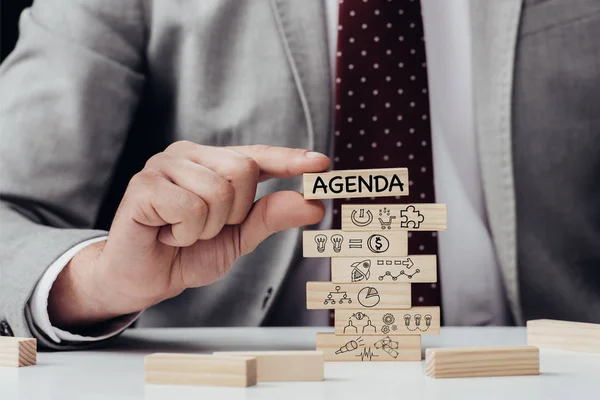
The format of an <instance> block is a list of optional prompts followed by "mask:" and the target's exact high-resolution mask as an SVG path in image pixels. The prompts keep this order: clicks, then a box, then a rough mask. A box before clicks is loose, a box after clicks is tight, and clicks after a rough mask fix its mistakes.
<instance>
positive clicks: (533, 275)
mask: <svg viewBox="0 0 600 400" xmlns="http://www.w3.org/2000/svg"><path fill="white" fill-rule="evenodd" d="M472 3H473V4H472V10H471V11H472V21H473V31H474V34H473V59H474V64H473V71H474V77H475V78H474V79H475V87H476V92H475V103H476V104H477V109H476V115H477V122H476V130H477V132H478V135H479V136H478V137H479V143H480V151H481V154H480V159H481V163H482V170H483V176H484V187H485V193H486V200H487V205H488V213H489V216H490V226H491V229H492V232H493V235H494V240H495V245H496V252H497V255H498V258H499V261H500V264H501V266H502V270H503V276H504V279H505V284H506V289H507V292H508V295H509V298H510V302H511V308H512V311H513V314H514V316H515V319H516V321H517V322H518V323H522V322H523V320H524V318H527V317H530V316H536V317H537V316H541V315H544V316H547V317H555V318H570V319H581V320H596V321H598V320H600V287H599V286H600V279H599V277H600V272H599V266H600V250H599V248H600V240H599V239H600V218H598V216H599V212H600V207H599V206H598V204H599V203H600V201H599V200H600V195H599V191H600V185H599V184H598V182H599V181H600V170H599V168H598V161H597V160H598V155H599V154H600V152H599V151H598V146H599V145H598V132H599V131H600V129H599V123H598V113H596V114H592V113H591V112H590V113H586V114H583V115H582V114H577V113H569V112H568V109H569V108H571V109H575V108H577V106H580V105H581V104H580V103H581V102H582V97H581V96H584V97H583V99H588V100H590V103H589V107H591V105H592V104H597V101H595V102H594V100H597V99H598V98H600V93H598V92H597V91H596V92H593V91H592V92H591V93H589V94H588V93H587V92H584V89H587V88H589V87H590V86H593V84H594V83H596V87H597V82H598V80H597V78H598V76H597V74H596V75H595V76H593V73H591V72H590V73H588V74H587V75H586V74H583V72H584V71H583V69H585V68H592V67H594V66H595V67H596V69H595V71H598V70H599V68H600V63H599V62H598V54H600V52H599V51H598V49H597V47H594V44H593V43H588V47H590V49H586V50H585V51H584V50H583V49H582V50H581V52H582V53H585V56H586V57H587V58H585V59H582V60H579V59H577V60H576V61H577V62H576V63H575V66H574V67H573V70H574V74H575V77H574V78H569V79H572V80H570V81H567V82H564V87H563V88H561V89H565V90H567V91H570V92H569V94H570V96H569V97H568V98H567V100H568V101H569V103H568V104H566V105H565V104H561V105H559V104H558V103H553V100H554V102H556V95H555V94H554V93H548V91H549V90H550V89H551V88H553V87H554V86H555V84H556V82H560V80H559V79H557V78H556V77H555V74H556V73H557V71H556V70H555V69H558V68H560V67H561V65H562V63H564V62H565V60H562V56H560V55H556V56H554V55H553V57H554V58H552V60H553V62H554V64H553V66H552V68H553V69H549V70H547V71H544V72H543V73H539V71H538V70H537V69H536V68H538V67H540V68H542V69H543V68H544V67H545V66H544V65H536V62H537V63H538V64H540V58H541V56H544V55H545V54H541V56H540V55H539V54H538V57H537V59H536V57H532V56H530V55H529V51H530V50H531V49H530V48H529V47H534V46H537V44H535V43H532V42H531V41H530V40H529V41H525V39H524V36H525V35H528V36H533V37H535V36H536V35H537V37H538V38H542V39H540V40H542V41H543V38H544V37H545V36H544V34H543V32H544V31H546V30H549V29H558V30H559V31H562V30H564V29H567V28H566V27H568V26H570V25H573V24H577V25H579V26H581V30H582V32H583V33H582V34H585V33H586V32H587V33H590V32H596V33H597V25H598V24H597V22H598V20H597V12H596V14H595V15H596V18H595V19H591V20H589V19H588V22H587V23H584V22H582V20H583V19H585V18H586V17H588V14H590V10H591V11H592V12H591V14H592V15H594V14H593V13H594V12H595V11H594V5H593V3H591V2H585V3H586V6H587V7H588V8H587V9H586V8H585V7H586V6H583V7H569V6H567V4H566V3H569V4H570V2H567V1H565V0H554V1H553V0H548V1H538V2H531V3H532V4H527V7H525V8H524V9H523V11H524V12H523V14H522V13H521V7H522V4H521V1H520V0H495V1H473V2H472ZM533 3H539V4H533ZM582 3H584V2H582ZM554 7H556V8H557V9H558V10H557V12H554V11H552V10H553V8H554ZM573 8H574V9H577V10H576V11H573V12H574V13H576V14H575V15H573V14H571V16H572V17H573V18H572V20H569V19H568V18H566V17H565V16H564V14H563V13H561V12H562V11H563V9H564V11H571V9H573ZM596 11H597V10H596ZM546 13H548V14H550V16H549V17H547V18H546V16H545V14H546ZM577 13H578V14H577ZM528 16H529V17H528ZM521 17H523V21H524V19H525V18H530V19H532V20H534V21H537V22H532V25H534V26H536V28H535V29H533V28H530V29H532V30H533V31H534V32H533V34H532V33H531V32H529V33H528V32H523V26H521V25H520V24H519V21H521ZM573 21H577V22H573ZM536 24H537V25H539V26H537V25H536ZM20 27H21V37H20V39H19V43H18V44H17V47H16V49H15V51H14V52H13V53H12V55H11V56H10V57H9V58H8V59H7V60H6V61H5V63H4V64H3V65H2V66H1V68H0V77H1V80H0V82H1V93H2V100H1V107H0V123H1V134H2V140H1V142H0V185H1V186H0V188H1V196H2V203H1V210H0V213H1V214H0V221H1V224H2V225H1V227H2V228H1V231H0V235H1V241H0V246H1V247H0V251H1V256H2V258H1V270H0V271H1V276H0V278H1V280H0V320H2V319H5V320H7V321H8V322H9V324H10V325H11V326H12V328H13V331H14V332H15V334H16V335H20V336H25V335H29V334H34V335H36V336H38V337H39V338H40V340H41V342H42V343H43V344H45V345H47V346H51V347H60V346H56V345H54V344H52V343H51V342H49V341H48V340H46V338H44V337H43V335H41V333H40V332H36V331H35V327H34V326H33V324H32V323H31V317H30V312H29V310H28V306H27V301H28V299H29V297H30V295H31V292H32V290H33V288H34V287H35V285H36V283H37V281H38V280H39V278H40V277H41V275H42V274H43V272H44V271H45V270H46V268H47V267H48V266H49V265H50V264H51V263H52V262H53V261H54V260H55V259H56V258H57V257H59V256H60V255H61V254H62V253H64V252H65V251H66V250H68V249H69V248H71V247H72V246H74V245H76V244H77V243H80V242H81V241H83V240H86V239H89V238H93V237H96V236H99V235H103V234H105V233H106V231H105V230H106V229H107V228H108V226H109V225H110V220H111V218H112V215H113V213H114V210H115V208H116V206H117V204H118V200H119V199H120V196H121V195H122V193H123V191H124V188H125V186H126V184H127V181H128V179H129V178H130V177H131V175H132V174H133V173H135V172H137V171H138V170H139V169H141V167H142V166H143V163H144V161H145V160H146V159H147V158H148V157H149V156H150V155H151V154H153V153H156V152H158V151H161V150H163V149H164V147H166V146H167V145H168V144H169V143H170V142H172V141H175V140H183V139H187V140H191V141H195V142H199V143H203V144H207V145H215V146H225V145H229V144H257V143H263V144H272V145H278V146H288V147H300V148H311V149H314V150H316V151H320V152H324V153H327V152H328V150H329V149H328V146H329V135H330V127H331V124H332V118H331V117H332V116H331V112H330V110H331V109H332V107H331V106H332V94H331V90H330V81H329V76H330V66H329V63H328V59H329V58H328V44H327V36H326V27H325V18H324V10H323V4H322V3H321V2H320V1H304V0H243V1H238V0H206V1H194V0H182V1H178V2H172V1H163V0H87V1H84V0H77V1H73V0H69V1H67V0H38V1H37V2H36V3H35V4H34V6H33V7H32V8H31V9H30V10H27V11H26V12H25V13H24V14H23V15H22V18H21V24H20ZM557 27H558V28H557ZM540 32H541V33H540ZM569 39H570V42H569V43H568V46H572V49H571V50H572V51H573V52H575V51H576V50H575V49H576V48H577V46H578V45H579V44H578V43H577V41H578V40H577V39H578V38H577V37H570V38H569ZM543 45H544V46H547V47H546V48H548V49H549V50H547V51H551V50H552V49H553V48H552V47H551V46H559V45H560V43H557V42H556V41H554V42H550V41H549V42H544V43H543ZM596 46H597V45H596ZM535 48H536V49H537V51H538V52H542V53H543V52H544V51H545V50H544V47H541V48H538V47H535ZM519 55H520V57H522V58H523V59H524V60H523V61H521V62H522V63H523V65H524V66H522V67H521V66H518V63H517V64H515V62H514V61H515V58H516V57H517V58H518V56H519ZM571 55H572V56H573V57H576V56H581V54H580V53H577V54H571ZM592 69H593V68H592ZM564 72H565V73H566V72H572V71H564ZM588 72H589V71H588ZM533 74H535V75H536V77H537V78H538V80H537V86H535V87H532V83H531V81H530V79H529V78H530V76H531V75H533ZM514 75H515V76H516V78H517V81H516V82H517V83H518V85H516V86H515V85H514V84H513V76H514ZM594 78H595V79H596V80H595V81H594V80H593V79H594ZM519 79H520V80H519ZM586 83H587V85H586ZM533 90H535V91H533ZM548 95H550V96H549V98H548V99H544V100H545V101H544V105H540V104H539V103H538V102H536V101H535V100H538V99H539V96H548ZM553 96H554V97H553ZM513 97H514V99H513ZM552 99H553V100H552ZM513 100H514V102H515V104H517V105H518V107H519V108H520V110H519V112H516V113H514V112H513V107H511V104H512V103H513ZM577 109H578V110H579V108H577ZM529 111H531V112H537V113H538V115H537V120H531V119H530V118H527V115H528V114H529ZM553 112H564V114H565V115H563V117H564V118H565V119H566V120H567V121H568V122H565V123H562V124H558V126H557V125H556V124H550V123H549V122H547V121H545V122H544V123H543V124H542V123H541V122H540V119H541V118H542V116H543V115H544V114H545V113H553ZM513 114H515V115H513ZM519 115H521V118H520V119H519V118H518V117H519ZM515 117H516V118H515ZM583 117H585V118H587V119H586V120H580V119H579V118H583ZM574 126H578V128H579V130H578V136H577V139H576V141H575V140H573V142H571V141H570V140H569V138H570V135H571V134H572V132H571V129H572V128H573V127H574ZM537 132H539V136H540V137H539V138H538V137H536V136H535V133H537ZM544 135H545V136H544ZM556 140H559V142H561V143H563V142H569V143H571V146H568V147H567V148H565V147H564V143H563V145H562V146H561V147H558V148H555V147H554V146H553V144H552V143H554V142H555V141H556ZM541 142H542V143H541ZM544 146H546V147H547V148H542V149H540V147H544ZM552 150H555V151H557V152H559V153H560V154H562V155H563V156H564V157H562V158H560V159H559V160H554V161H555V163H554V164H552V163H551V162H550V161H551V160H546V159H544V160H545V161H544V162H545V163H547V165H544V166H543V168H541V163H540V160H539V158H540V154H539V153H540V152H541V153H543V154H546V153H545V152H546V151H552ZM566 150H569V151H571V150H573V151H574V152H573V153H568V154H567V152H566ZM561 152H562V153H561ZM513 153H514V154H515V155H516V157H513ZM534 157H535V158H534ZM571 161H572V162H574V163H575V164H573V165H572V164H569V162H571ZM521 173H522V175H521ZM557 173H560V180H558V181H556V178H557V176H558V175H557ZM515 178H516V179H515ZM529 180H533V181H534V182H535V184H531V183H530V182H529ZM572 184H574V186H573V185H572ZM515 186H516V188H517V191H515ZM282 189H292V190H300V184H299V180H297V179H296V180H278V181H272V182H268V183H265V184H262V185H261V186H260V188H259V195H263V194H265V193H268V192H272V191H276V190H282ZM566 192H568V196H567V195H564V194H563V193H566ZM515 193H516V195H515ZM557 193H559V194H560V195H557ZM566 199H568V201H569V203H568V204H566V203H565V202H564V201H565V200H566ZM538 202H543V205H544V207H537V205H538V204H539V203H538ZM450 206H460V205H450ZM565 207H567V208H566V209H565ZM557 213H558V215H559V216H560V218H559V219H556V220H554V219H553V218H550V216H555V215H557ZM540 224H541V225H540ZM576 227H579V230H577V229H575V228H576ZM569 228H570V229H569ZM449 232H451V230H450V231H449ZM521 238H522V239H521ZM299 244H300V235H299V231H298V230H291V231H287V232H282V233H279V234H277V235H274V236H273V237H271V238H270V239H268V240H267V241H266V242H265V243H263V245H261V246H260V247H259V248H258V249H257V250H256V251H255V252H254V253H252V254H250V255H247V256H245V257H243V258H242V259H240V260H239V261H238V262H237V263H236V265H235V266H234V267H233V268H232V270H231V271H230V272H229V273H228V275H227V276H226V277H225V278H224V279H223V280H221V281H219V282H217V283H215V284H213V285H210V286H208V287H204V288H199V289H193V290H187V291H185V292H184V293H182V294H181V295H180V296H178V297H176V298H174V299H171V300H168V301H165V302H163V303H161V304H159V305H157V306H155V307H152V308H151V309H149V310H147V311H146V312H145V313H144V314H143V316H142V317H141V319H140V325H142V326H167V325H169V326H191V325H195V326H203V325H204V326H207V325H259V324H260V323H261V322H262V321H263V319H264V317H265V315H266V313H267V312H268V311H269V308H270V307H271V305H272V303H273V299H274V298H275V297H276V296H275V295H276V293H277V291H278V289H279V287H280V285H281V284H282V282H283V281H284V279H285V277H286V275H287V273H288V272H289V270H290V268H293V266H294V265H296V264H297V261H298V259H299V257H301V252H300V248H301V247H300V245H299ZM558 244H560V245H558ZM517 265H518V266H519V268H518V269H517ZM64 345H68V343H67V344H62V345H61V346H64Z"/></svg>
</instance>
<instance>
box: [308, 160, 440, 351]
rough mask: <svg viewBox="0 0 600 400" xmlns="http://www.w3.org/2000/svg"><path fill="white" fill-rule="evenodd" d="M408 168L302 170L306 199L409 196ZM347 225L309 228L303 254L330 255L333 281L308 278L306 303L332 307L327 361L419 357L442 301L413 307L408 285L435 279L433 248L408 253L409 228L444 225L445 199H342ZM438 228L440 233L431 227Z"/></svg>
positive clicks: (323, 337)
mask: <svg viewBox="0 0 600 400" xmlns="http://www.w3.org/2000/svg"><path fill="white" fill-rule="evenodd" d="M408 188H409V180H408V170H407V169H406V168H396V169H371V170H352V171H332V172H326V173H316V174H305V175H304V197H305V198H307V199H328V198H351V197H354V198H356V197H363V198H364V197H368V198H370V197H382V196H391V197H394V198H396V197H397V196H406V195H408ZM341 214H342V215H341V218H342V229H341V230H339V231H337V230H326V231H305V232H304V237H303V249H304V257H331V282H308V283H307V285H306V299H307V308H308V309H334V310H335V333H333V334H331V333H319V334H318V335H317V350H321V351H323V353H324V356H325V361H419V360H421V335H424V334H430V335H431V334H439V332H440V308H439V307H412V304H411V303H412V301H411V284H412V283H416V282H419V283H428V284H431V285H435V284H436V282H437V268H436V265H437V260H436V256H435V255H409V254H408V237H409V233H408V231H415V230H420V231H439V230H445V229H446V205H445V204H386V205H379V204H377V205H373V204H369V205H365V204H362V205H360V204H359V205H354V204H353V205H349V204H344V205H342V210H341ZM432 234H433V235H435V234H436V233H435V232H433V233H432Z"/></svg>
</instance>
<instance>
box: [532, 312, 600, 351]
mask: <svg viewBox="0 0 600 400" xmlns="http://www.w3.org/2000/svg"><path fill="white" fill-rule="evenodd" d="M527 344H529V345H532V346H536V347H539V348H541V349H543V348H546V349H560V350H573V351H586V352H590V353H600V324H589V323H583V322H570V321H558V320H551V319H537V320H532V321H527Z"/></svg>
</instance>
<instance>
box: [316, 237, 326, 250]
mask: <svg viewBox="0 0 600 400" xmlns="http://www.w3.org/2000/svg"><path fill="white" fill-rule="evenodd" d="M315 243H316V244H317V251H318V252H319V253H323V252H324V251H325V243H327V236H325V235H322V234H320V235H317V236H315Z"/></svg>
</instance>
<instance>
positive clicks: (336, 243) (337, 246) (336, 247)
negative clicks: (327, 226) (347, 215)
mask: <svg viewBox="0 0 600 400" xmlns="http://www.w3.org/2000/svg"><path fill="white" fill-rule="evenodd" d="M331 241H332V242H333V251H335V252H336V253H339V252H340V251H342V242H343V241H344V237H343V236H342V235H333V236H332V237H331Z"/></svg>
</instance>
